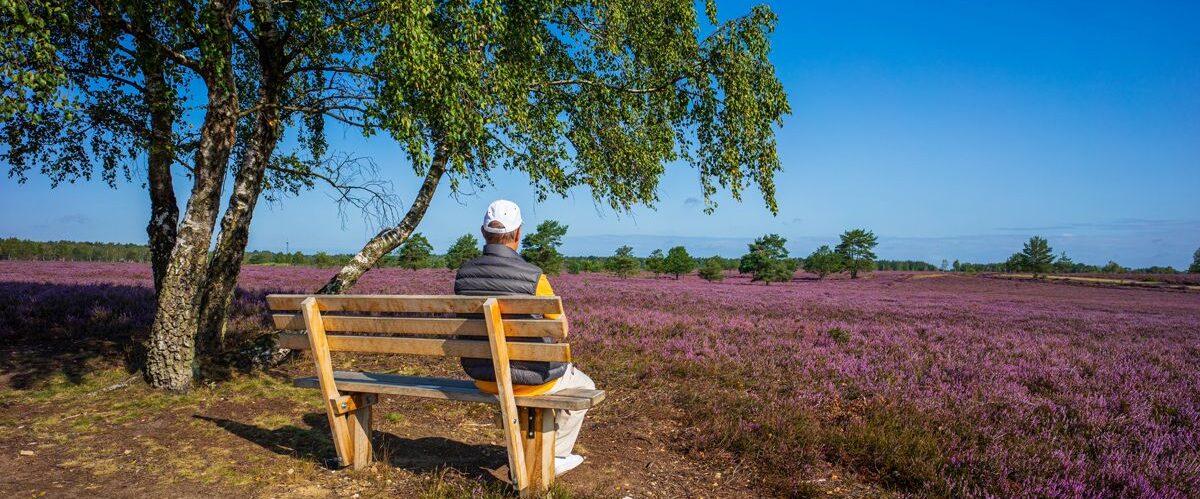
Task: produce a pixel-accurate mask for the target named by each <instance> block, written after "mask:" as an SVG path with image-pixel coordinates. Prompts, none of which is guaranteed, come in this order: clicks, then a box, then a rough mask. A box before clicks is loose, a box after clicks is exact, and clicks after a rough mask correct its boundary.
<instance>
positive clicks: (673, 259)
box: [662, 246, 696, 279]
mask: <svg viewBox="0 0 1200 499" xmlns="http://www.w3.org/2000/svg"><path fill="white" fill-rule="evenodd" d="M695 269H696V260H695V259H693V258H692V255H689V254H688V252H687V248H684V247H683V246H676V247H674V248H671V249H670V250H668V251H667V258H666V259H664V260H663V263H662V270H663V273H666V274H674V275H675V278H676V279H679V276H681V275H683V274H687V273H689V272H691V271H693V270H695Z"/></svg>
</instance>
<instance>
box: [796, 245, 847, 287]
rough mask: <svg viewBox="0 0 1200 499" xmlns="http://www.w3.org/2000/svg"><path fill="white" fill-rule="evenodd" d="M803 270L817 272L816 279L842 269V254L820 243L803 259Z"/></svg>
mask: <svg viewBox="0 0 1200 499" xmlns="http://www.w3.org/2000/svg"><path fill="white" fill-rule="evenodd" d="M804 270H807V271H809V272H812V273H814V274H817V279H824V278H825V276H827V275H829V274H833V273H836V272H841V271H842V256H841V255H839V254H837V253H835V252H834V251H833V250H831V249H829V246H825V245H822V246H821V247H820V248H817V249H816V250H815V251H813V252H812V254H810V255H808V258H805V259H804Z"/></svg>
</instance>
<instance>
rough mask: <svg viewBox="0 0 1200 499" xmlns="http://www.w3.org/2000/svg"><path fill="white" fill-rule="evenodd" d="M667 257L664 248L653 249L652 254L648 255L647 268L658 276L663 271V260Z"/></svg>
mask: <svg viewBox="0 0 1200 499" xmlns="http://www.w3.org/2000/svg"><path fill="white" fill-rule="evenodd" d="M665 258H666V257H664V256H663V252H662V250H660V249H655V250H654V251H651V252H650V255H649V256H647V257H646V269H648V270H650V271H651V272H654V275H655V276H656V277H657V276H658V275H659V274H662V273H663V260H664V259H665Z"/></svg>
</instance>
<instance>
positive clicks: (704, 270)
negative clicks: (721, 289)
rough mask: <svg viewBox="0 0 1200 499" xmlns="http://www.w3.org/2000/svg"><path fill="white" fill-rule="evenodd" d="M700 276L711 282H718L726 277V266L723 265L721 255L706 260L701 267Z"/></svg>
mask: <svg viewBox="0 0 1200 499" xmlns="http://www.w3.org/2000/svg"><path fill="white" fill-rule="evenodd" d="M699 274H700V278H701V279H704V280H706V281H709V282H717V281H722V280H724V279H725V268H724V266H722V265H721V259H720V257H715V256H714V257H712V258H708V259H706V260H704V265H703V266H701V267H700V272H699Z"/></svg>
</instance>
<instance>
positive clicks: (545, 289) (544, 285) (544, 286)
mask: <svg viewBox="0 0 1200 499" xmlns="http://www.w3.org/2000/svg"><path fill="white" fill-rule="evenodd" d="M533 294H534V296H554V288H551V287H550V281H549V280H547V279H546V274H542V276H541V277H538V283H537V291H534V293H533ZM544 317H546V318H547V319H557V318H559V317H562V318H563V322H566V321H567V318H566V314H546V315H545V316H544Z"/></svg>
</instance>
